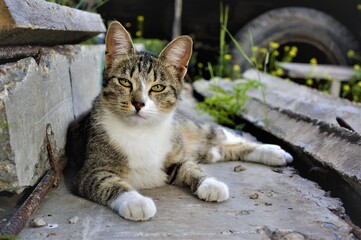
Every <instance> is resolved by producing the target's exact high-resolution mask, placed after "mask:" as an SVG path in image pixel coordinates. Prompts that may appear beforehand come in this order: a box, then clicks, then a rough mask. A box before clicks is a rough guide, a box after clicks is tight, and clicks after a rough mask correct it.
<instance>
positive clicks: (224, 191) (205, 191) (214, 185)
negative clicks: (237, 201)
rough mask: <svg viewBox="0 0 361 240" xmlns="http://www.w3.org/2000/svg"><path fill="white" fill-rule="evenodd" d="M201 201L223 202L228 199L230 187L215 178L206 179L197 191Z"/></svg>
mask: <svg viewBox="0 0 361 240" xmlns="http://www.w3.org/2000/svg"><path fill="white" fill-rule="evenodd" d="M196 194H197V196H198V197H199V199H202V200H204V201H207V202H223V201H225V200H227V199H228V197H229V193H228V187H227V185H226V184H224V183H223V182H220V181H218V180H216V179H214V178H206V179H204V180H203V182H202V183H201V184H200V185H199V187H198V188H197V191H196Z"/></svg>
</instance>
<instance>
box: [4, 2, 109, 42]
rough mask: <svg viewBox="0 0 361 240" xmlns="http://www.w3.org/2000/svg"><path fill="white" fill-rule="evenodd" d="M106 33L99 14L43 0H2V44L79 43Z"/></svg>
mask: <svg viewBox="0 0 361 240" xmlns="http://www.w3.org/2000/svg"><path fill="white" fill-rule="evenodd" d="M102 32H105V26H104V24H103V21H102V19H101V17H100V15H98V14H95V13H89V12H85V11H80V10H77V9H73V8H69V7H65V6H60V5H58V4H55V3H50V2H46V1H44V0H0V45H3V46H6V45H7V46H9V45H27V44H33V45H46V46H49V45H56V44H71V43H79V42H81V41H84V40H86V39H88V38H90V37H93V36H96V35H97V34H99V33H102Z"/></svg>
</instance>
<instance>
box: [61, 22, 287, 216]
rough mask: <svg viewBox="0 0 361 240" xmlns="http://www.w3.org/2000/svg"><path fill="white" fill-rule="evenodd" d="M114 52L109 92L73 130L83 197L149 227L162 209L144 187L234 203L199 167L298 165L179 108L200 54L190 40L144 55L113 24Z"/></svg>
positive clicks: (77, 185) (71, 149)
mask: <svg viewBox="0 0 361 240" xmlns="http://www.w3.org/2000/svg"><path fill="white" fill-rule="evenodd" d="M106 47H107V54H106V56H105V69H104V74H103V88H102V92H101V93H100V95H99V96H98V97H97V98H96V99H95V100H94V103H93V107H92V109H91V110H90V112H89V113H88V114H86V115H84V116H83V117H82V119H81V120H78V121H77V122H76V123H74V124H73V125H72V126H70V128H69V132H68V143H67V154H68V157H69V159H70V161H76V162H81V165H80V170H79V172H78V173H77V175H76V177H75V179H74V181H73V190H74V191H75V192H76V193H77V194H79V195H80V196H83V197H85V198H88V199H91V200H93V201H95V202H98V203H100V204H104V205H107V206H109V207H110V208H112V209H114V211H116V212H117V213H118V214H119V215H120V216H122V217H124V218H126V219H130V220H135V221H142V220H147V219H149V218H151V217H153V216H154V214H155V213H156V207H155V205H154V203H153V201H152V200H151V199H150V198H147V197H144V196H142V195H140V194H139V193H138V192H137V191H136V190H137V189H142V188H152V187H157V186H161V185H162V184H165V183H169V184H176V185H182V186H185V187H188V188H189V189H190V191H191V192H192V193H194V194H195V195H197V196H198V197H199V198H200V199H203V200H205V201H216V202H221V201H224V200H226V199H227V198H228V187H227V186H226V185H225V184H224V183H222V182H219V181H218V180H216V179H214V178H211V177H208V176H207V175H206V174H205V173H204V172H203V171H202V170H201V168H200V167H199V166H198V164H197V163H199V162H202V163H213V162H219V161H233V160H241V161H253V162H261V163H265V164H269V165H284V164H286V163H287V160H288V159H291V158H290V156H289V155H288V154H287V153H286V152H284V151H283V150H282V149H281V148H279V147H277V146H274V145H257V144H255V143H250V142H247V141H246V140H244V139H242V138H241V137H239V136H236V135H234V134H233V133H231V132H229V131H228V130H225V129H223V128H222V127H220V126H218V125H212V124H204V123H199V122H197V121H195V120H191V119H189V118H187V117H185V116H184V115H182V114H181V113H179V112H178V111H177V110H176V106H177V103H178V101H179V98H180V92H181V89H182V79H183V77H184V75H185V73H186V68H187V64H188V61H189V59H190V56H191V52H192V41H191V39H190V38H189V37H186V36H181V37H178V38H177V39H175V40H173V41H172V42H171V43H170V44H168V46H167V47H165V49H164V50H163V51H162V53H161V54H160V56H159V57H156V56H154V55H151V54H147V53H136V52H135V51H134V47H133V44H132V42H131V39H130V37H129V35H128V33H127V32H126V30H125V29H124V28H123V27H122V26H121V25H120V24H119V23H118V22H113V23H112V24H111V25H110V27H109V29H108V34H107V38H106ZM272 156H273V157H272Z"/></svg>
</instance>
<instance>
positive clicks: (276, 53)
mask: <svg viewBox="0 0 361 240" xmlns="http://www.w3.org/2000/svg"><path fill="white" fill-rule="evenodd" d="M272 54H273V56H275V57H277V56H279V55H280V52H279V51H277V50H276V51H273V52H272Z"/></svg>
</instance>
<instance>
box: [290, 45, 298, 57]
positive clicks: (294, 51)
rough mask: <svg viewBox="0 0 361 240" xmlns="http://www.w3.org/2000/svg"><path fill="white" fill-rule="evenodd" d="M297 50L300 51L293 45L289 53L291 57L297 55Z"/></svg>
mask: <svg viewBox="0 0 361 240" xmlns="http://www.w3.org/2000/svg"><path fill="white" fill-rule="evenodd" d="M297 52H298V49H297V47H292V48H291V50H290V53H289V54H290V56H291V57H296V55H297Z"/></svg>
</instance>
